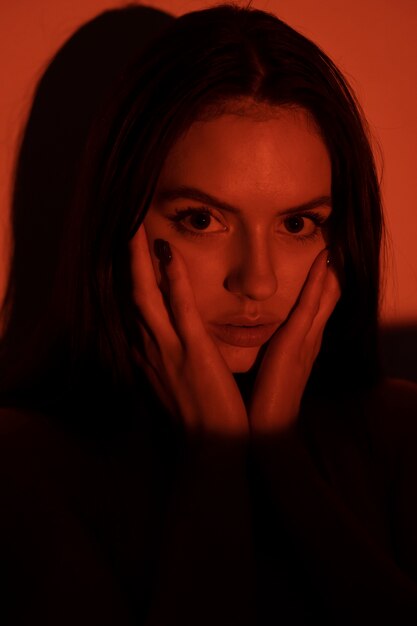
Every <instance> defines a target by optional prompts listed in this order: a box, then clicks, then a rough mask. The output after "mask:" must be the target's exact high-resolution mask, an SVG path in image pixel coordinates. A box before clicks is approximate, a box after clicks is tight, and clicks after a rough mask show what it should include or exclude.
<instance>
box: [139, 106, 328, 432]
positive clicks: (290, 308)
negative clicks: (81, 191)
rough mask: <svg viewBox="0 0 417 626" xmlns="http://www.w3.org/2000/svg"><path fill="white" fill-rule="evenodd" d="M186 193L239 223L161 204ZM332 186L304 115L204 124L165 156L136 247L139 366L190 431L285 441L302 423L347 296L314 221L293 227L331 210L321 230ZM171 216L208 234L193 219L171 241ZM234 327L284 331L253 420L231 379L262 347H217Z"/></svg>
mask: <svg viewBox="0 0 417 626" xmlns="http://www.w3.org/2000/svg"><path fill="white" fill-rule="evenodd" d="M180 186H182V187H184V186H187V187H193V188H197V189H199V190H203V191H204V192H205V193H206V194H209V195H210V196H214V197H215V198H216V199H220V200H221V202H222V203H223V204H226V203H227V205H232V206H233V207H236V208H238V209H239V213H236V212H233V213H230V212H228V211H226V210H224V208H222V207H219V206H218V205H216V206H215V205H214V204H213V203H211V204H208V203H207V202H204V206H202V202H201V201H197V200H196V198H195V197H194V198H190V197H189V196H188V197H185V195H186V194H184V197H182V198H181V197H176V198H173V197H172V194H171V197H169V194H168V195H166V194H165V196H163V194H162V196H161V194H160V191H161V190H162V191H163V190H166V189H172V188H178V187H180ZM330 187H331V168H330V160H329V157H328V154H327V150H326V148H325V146H324V143H323V141H322V140H321V138H320V136H319V134H318V133H317V131H316V130H315V128H314V125H313V124H312V122H311V120H310V119H309V118H308V116H307V115H306V114H305V113H304V112H303V111H302V110H299V111H298V112H294V111H290V110H287V109H275V115H274V116H271V115H268V116H262V117H261V118H259V117H258V118H256V119H255V118H254V117H253V116H251V115H247V116H242V115H239V116H236V115H230V114H224V115H222V116H220V117H218V118H216V119H214V120H211V121H203V122H196V123H194V124H193V125H192V126H191V128H190V130H189V131H188V133H187V134H186V135H185V136H184V137H183V138H181V139H180V140H179V141H178V143H177V145H176V146H174V149H173V150H172V151H171V153H170V155H169V156H168V159H167V161H166V163H165V165H164V168H163V171H162V172H161V176H160V179H159V181H158V188H157V190H156V193H155V199H154V202H153V203H152V205H151V207H150V209H149V212H148V214H147V216H146V218H145V221H144V224H143V225H142V226H141V227H140V228H139V229H138V232H137V233H136V235H135V237H134V238H133V240H132V242H131V261H132V274H133V281H134V298H135V302H136V304H137V307H138V310H139V312H140V316H141V322H140V323H139V325H140V330H141V334H142V337H143V341H144V346H145V354H144V355H143V354H142V355H141V354H139V353H138V352H137V351H136V357H137V359H138V361H139V363H140V364H141V366H142V367H143V369H144V371H145V373H146V374H147V376H148V378H149V380H150V382H151V384H153V386H154V387H155V389H156V390H157V392H158V393H159V395H160V397H161V399H162V400H163V402H164V404H165V405H166V406H167V408H168V409H169V410H170V411H171V413H172V414H173V415H174V416H175V417H176V418H177V419H179V420H182V421H183V422H184V423H185V425H186V427H187V429H189V430H191V431H193V432H195V431H197V432H199V433H216V434H222V435H242V434H243V435H246V434H249V433H250V432H251V431H252V432H253V431H256V432H271V431H277V430H282V429H283V428H285V427H286V426H288V425H289V424H291V423H292V422H293V421H294V420H295V419H296V417H297V414H298V410H299V406H300V402H301V398H302V394H303V392H304V388H305V385H306V383H307V380H308V377H309V375H310V373H311V368H312V366H313V363H314V360H315V358H316V356H317V354H318V352H319V350H320V345H321V338H322V334H323V330H324V327H325V325H326V323H327V320H328V318H329V316H330V315H331V312H332V311H333V309H334V306H335V305H336V302H337V300H338V299H339V297H340V287H339V284H338V281H337V278H336V274H335V272H334V270H333V268H332V266H331V265H330V266H328V265H327V263H326V260H327V257H328V252H327V250H326V249H325V248H326V245H327V241H326V236H325V229H324V228H321V227H320V226H318V225H317V222H314V221H313V219H310V213H309V210H306V211H305V212H303V211H301V210H300V211H299V213H298V214H297V215H298V218H297V216H295V219H296V221H295V222H294V221H291V220H293V218H294V216H293V215H289V213H288V209H289V208H293V207H298V206H300V205H302V204H305V203H307V202H309V201H311V200H312V199H317V198H323V202H322V203H321V204H320V203H319V204H318V205H317V206H315V207H314V210H312V213H311V216H312V217H313V216H314V215H315V219H316V218H317V216H318V217H319V218H320V221H321V222H325V220H326V219H327V218H328V216H329V215H330V212H331V210H332V209H331V205H330V202H327V201H326V200H325V198H326V197H330ZM161 197H162V199H161ZM174 203H175V209H179V210H187V209H189V208H190V207H191V208H194V209H198V208H200V210H201V209H203V210H205V214H204V216H203V217H204V219H203V222H195V221H193V220H194V218H195V215H194V216H193V214H188V215H186V216H184V217H181V226H182V229H181V228H180V229H177V228H173V220H172V215H173V211H172V207H173V205H174ZM206 209H208V212H207V210H206ZM313 214H314V215H313ZM199 215H200V216H201V213H200V214H199ZM170 218H171V219H170ZM288 220H289V221H288ZM189 231H194V232H198V233H199V235H198V236H194V235H190V234H189ZM156 238H161V239H164V240H167V241H169V243H170V245H171V250H172V260H171V261H170V262H169V263H168V264H167V265H164V264H162V263H160V262H159V260H158V259H157V257H156V255H155V253H154V251H153V243H154V240H155V239H156ZM231 314H233V315H238V314H242V315H249V316H250V315H252V316H254V315H262V316H264V317H265V318H266V319H267V320H268V321H271V322H274V323H275V327H274V332H273V333H272V336H271V338H270V339H268V341H267V344H268V345H267V349H266V351H265V354H264V356H263V359H262V362H261V365H260V368H259V372H258V377H257V380H256V383H255V387H254V391H253V396H252V399H251V402H250V405H249V407H247V408H246V407H245V405H244V402H243V400H242V397H241V395H240V391H239V389H238V387H237V384H236V382H235V380H234V378H233V375H232V374H233V372H239V371H247V370H248V369H249V368H250V367H251V366H252V365H253V363H254V361H255V359H256V357H257V355H258V353H259V350H260V348H261V345H259V346H250V347H249V346H248V347H246V346H241V345H233V344H230V343H229V342H228V341H225V340H224V337H222V336H221V335H220V336H219V334H218V333H217V332H216V323H221V324H224V323H226V324H228V323H229V322H228V316H230V315H231ZM284 322H285V323H284Z"/></svg>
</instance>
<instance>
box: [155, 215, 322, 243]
mask: <svg viewBox="0 0 417 626" xmlns="http://www.w3.org/2000/svg"><path fill="white" fill-rule="evenodd" d="M198 213H204V214H209V215H210V216H211V217H213V218H214V219H215V220H217V218H216V216H215V215H214V213H213V212H212V211H211V210H210V209H209V208H208V207H198V208H191V207H189V208H187V209H176V212H175V213H174V214H172V215H168V216H167V217H168V219H169V220H170V221H171V224H170V226H171V227H172V228H174V229H175V230H176V231H177V232H180V233H181V234H185V235H190V236H191V237H206V236H208V235H214V234H218V233H205V232H204V231H202V232H197V231H194V230H190V229H188V228H186V227H185V226H183V225H182V224H181V222H182V220H184V219H185V218H186V217H188V216H189V215H196V214H198ZM291 217H302V218H307V219H310V220H311V221H312V222H313V224H314V225H315V226H316V227H317V228H316V229H315V230H314V232H312V233H311V234H310V235H297V234H294V235H293V237H294V238H295V239H297V241H299V242H300V243H307V242H308V241H312V240H314V239H317V237H318V236H319V234H320V232H321V227H322V225H323V224H324V222H326V221H327V218H325V217H323V215H321V214H320V213H318V212H316V211H309V212H308V213H299V214H294V215H291ZM217 221H219V220H217ZM288 234H289V235H291V233H288Z"/></svg>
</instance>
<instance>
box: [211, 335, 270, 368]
mask: <svg viewBox="0 0 417 626" xmlns="http://www.w3.org/2000/svg"><path fill="white" fill-rule="evenodd" d="M216 344H217V347H218V348H219V351H220V353H221V355H222V357H223V358H224V360H225V361H226V363H227V365H228V367H229V369H230V371H231V372H232V373H233V374H239V373H244V372H248V371H249V370H250V369H251V367H252V366H253V365H254V363H255V361H256V357H257V356H258V353H259V350H260V348H261V346H259V347H256V348H241V347H239V346H231V345H229V344H227V343H223V342H220V341H219V342H217V341H216Z"/></svg>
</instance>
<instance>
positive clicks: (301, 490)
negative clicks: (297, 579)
mask: <svg viewBox="0 0 417 626" xmlns="http://www.w3.org/2000/svg"><path fill="white" fill-rule="evenodd" d="M412 447H413V449H414V455H413V467H412V468H411V466H410V465H409V464H408V462H407V467H405V466H404V467H403V471H402V484H401V486H400V485H399V484H398V485H397V486H396V489H397V497H398V502H397V507H398V509H397V512H396V513H397V517H398V516H399V517H400V518H401V519H402V521H401V528H402V530H403V531H404V534H402V531H401V532H400V533H399V534H401V536H402V540H403V542H404V552H407V551H408V550H412V551H413V552H414V555H415V554H416V552H415V548H416V531H417V529H416V526H415V523H416V516H415V514H416V506H415V496H414V494H415V485H416V484H417V472H416V469H417V463H416V462H415V458H416V454H415V452H416V441H414V442H413V444H412ZM252 455H253V458H254V471H255V473H256V475H257V480H258V483H259V484H260V485H262V489H263V491H264V493H265V497H266V498H267V499H268V501H269V504H270V511H271V515H272V516H273V522H272V526H275V527H276V533H277V534H278V533H279V532H285V533H286V534H287V536H291V537H292V538H293V540H294V543H295V545H296V546H297V553H298V554H299V555H301V556H300V559H301V562H302V567H303V570H304V572H305V574H306V576H307V578H308V581H309V584H310V587H311V593H312V594H313V595H314V596H315V598H316V601H317V606H321V607H323V615H324V614H326V615H327V618H328V620H329V623H331V624H335V623H337V624H346V625H347V624H349V625H353V624H355V626H358V625H362V624H363V625H365V624H366V625H369V624H371V623H378V624H387V625H388V624H402V625H403V626H405V625H407V624H410V625H411V624H416V623H417V582H416V579H415V578H414V579H413V577H412V575H411V574H412V567H411V566H410V567H409V568H408V570H407V569H406V568H403V567H400V566H399V565H398V563H396V562H395V561H394V559H393V558H392V557H391V556H390V555H389V554H388V553H386V552H385V551H384V550H382V549H381V547H380V546H379V545H378V544H377V543H376V542H375V541H374V539H373V537H372V536H371V535H370V534H369V532H368V531H367V530H366V529H365V527H364V526H363V525H362V524H361V523H360V521H359V519H358V518H357V517H356V516H355V515H354V514H353V513H352V511H351V510H350V508H348V507H347V506H346V504H345V502H344V500H343V499H342V497H341V496H340V494H339V493H338V491H337V490H336V489H335V488H334V487H333V486H332V485H331V484H330V483H329V482H328V481H327V480H325V478H324V477H323V474H322V472H321V471H319V469H318V467H317V465H316V463H315V462H314V460H313V458H312V455H311V453H310V450H309V447H308V445H307V442H306V439H305V435H304V432H303V430H302V428H301V427H300V425H299V424H296V425H294V426H293V427H292V428H290V429H288V430H287V431H286V432H285V433H281V434H276V435H268V436H265V435H262V436H257V437H256V438H254V439H253V441H252ZM404 463H406V460H405V458H404ZM410 498H411V499H412V502H413V504H410ZM405 519H407V523H405V522H404V520H405ZM405 544H406V545H405ZM278 545H279V541H278V537H277V542H276V544H271V546H270V551H271V559H272V560H273V559H275V560H276V561H278V559H279V547H278ZM278 566H279V565H278V563H277V568H278ZM414 572H415V570H414ZM277 593H278V590H277ZM321 623H323V621H322V622H321ZM326 623H327V622H326Z"/></svg>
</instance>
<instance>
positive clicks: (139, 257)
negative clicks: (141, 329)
mask: <svg viewBox="0 0 417 626" xmlns="http://www.w3.org/2000/svg"><path fill="white" fill-rule="evenodd" d="M129 248H130V255H131V266H132V279H133V298H134V301H135V304H136V306H137V308H138V309H139V316H140V319H141V321H142V323H143V324H144V325H145V326H146V328H147V330H148V331H149V332H150V333H151V335H152V337H153V338H154V340H155V341H158V342H159V343H161V342H165V344H168V343H172V342H173V330H172V325H171V322H170V319H169V315H168V311H167V307H166V304H165V302H164V297H163V294H162V292H161V290H160V288H159V286H158V284H157V281H156V275H155V270H154V266H153V263H152V258H151V253H150V250H149V244H148V238H147V236H146V231H145V226H144V224H143V223H142V224H141V225H140V227H139V228H138V230H137V231H136V233H135V236H134V237H133V239H132V241H131V242H130V246H129Z"/></svg>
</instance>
